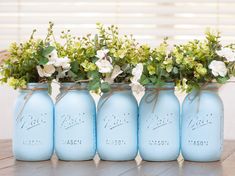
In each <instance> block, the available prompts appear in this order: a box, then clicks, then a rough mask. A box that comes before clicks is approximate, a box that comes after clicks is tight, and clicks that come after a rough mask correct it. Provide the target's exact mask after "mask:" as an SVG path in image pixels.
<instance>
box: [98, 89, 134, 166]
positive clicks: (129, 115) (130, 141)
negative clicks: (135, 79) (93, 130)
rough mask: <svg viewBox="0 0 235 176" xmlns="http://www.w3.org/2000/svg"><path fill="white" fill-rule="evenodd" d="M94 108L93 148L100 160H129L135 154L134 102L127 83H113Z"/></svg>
mask: <svg viewBox="0 0 235 176" xmlns="http://www.w3.org/2000/svg"><path fill="white" fill-rule="evenodd" d="M111 87H112V90H111V91H110V92H108V93H105V94H103V95H102V96H101V98H100V100H99V103H98V111H97V151H98V154H99V156H100V158H101V159H102V160H111V161H125V160H133V159H134V158H135V157H136V154H137V148H138V147H137V118H138V104H137V101H136V99H135V97H134V96H133V94H132V91H131V89H130V86H129V85H127V84H113V85H111Z"/></svg>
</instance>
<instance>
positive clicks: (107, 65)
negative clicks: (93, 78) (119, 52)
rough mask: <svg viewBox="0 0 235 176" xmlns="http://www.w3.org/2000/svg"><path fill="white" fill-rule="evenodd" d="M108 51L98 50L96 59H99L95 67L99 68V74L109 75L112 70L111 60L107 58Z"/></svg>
mask: <svg viewBox="0 0 235 176" xmlns="http://www.w3.org/2000/svg"><path fill="white" fill-rule="evenodd" d="M108 52H109V50H108V49H103V50H98V51H97V53H96V57H98V58H99V59H98V60H97V61H96V62H95V64H96V66H97V67H98V68H99V72H100V73H111V72H112V70H113V65H112V64H111V63H112V58H111V57H109V56H107V54H108Z"/></svg>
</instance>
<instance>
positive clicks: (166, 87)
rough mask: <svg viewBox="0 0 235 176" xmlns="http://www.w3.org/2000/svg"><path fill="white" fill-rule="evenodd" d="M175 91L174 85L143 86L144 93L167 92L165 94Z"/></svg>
mask: <svg viewBox="0 0 235 176" xmlns="http://www.w3.org/2000/svg"><path fill="white" fill-rule="evenodd" d="M174 91H175V84H174V83H171V82H170V83H165V84H164V85H162V86H158V85H153V84H148V85H146V86H145V93H150V92H151V93H152V92H156V93H157V92H159V93H161V92H167V93H174Z"/></svg>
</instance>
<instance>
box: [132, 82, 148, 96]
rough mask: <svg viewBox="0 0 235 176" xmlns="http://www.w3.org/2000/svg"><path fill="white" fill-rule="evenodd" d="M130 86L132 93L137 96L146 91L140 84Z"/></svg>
mask: <svg viewBox="0 0 235 176" xmlns="http://www.w3.org/2000/svg"><path fill="white" fill-rule="evenodd" d="M130 86H131V89H132V91H133V92H135V93H136V94H140V93H142V92H144V90H145V88H144V86H142V85H141V84H140V83H139V82H135V83H131V84H130Z"/></svg>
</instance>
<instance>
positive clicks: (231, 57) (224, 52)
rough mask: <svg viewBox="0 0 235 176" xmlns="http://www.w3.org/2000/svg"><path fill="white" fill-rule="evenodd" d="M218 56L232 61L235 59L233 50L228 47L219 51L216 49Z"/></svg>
mask: <svg viewBox="0 0 235 176" xmlns="http://www.w3.org/2000/svg"><path fill="white" fill-rule="evenodd" d="M216 54H218V55H219V56H220V57H225V58H226V59H227V61H229V62H233V61H235V52H234V51H233V50H232V49H230V48H222V49H221V50H219V51H216Z"/></svg>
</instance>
